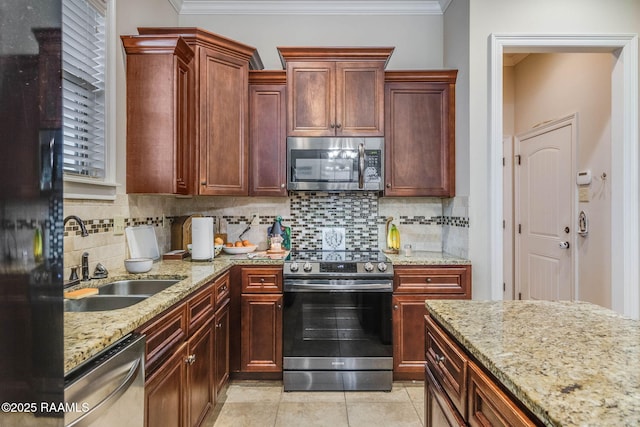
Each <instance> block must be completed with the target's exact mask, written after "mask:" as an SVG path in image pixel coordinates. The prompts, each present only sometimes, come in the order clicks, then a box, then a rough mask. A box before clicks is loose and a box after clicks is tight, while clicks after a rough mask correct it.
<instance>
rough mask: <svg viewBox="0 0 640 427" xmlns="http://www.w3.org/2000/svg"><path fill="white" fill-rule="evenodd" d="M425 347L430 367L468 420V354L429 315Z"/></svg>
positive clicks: (426, 318)
mask: <svg viewBox="0 0 640 427" xmlns="http://www.w3.org/2000/svg"><path fill="white" fill-rule="evenodd" d="M424 319H425V327H426V329H425V349H426V360H427V365H428V368H429V369H430V370H431V372H432V373H433V376H434V377H435V379H436V380H437V381H438V383H439V384H441V385H442V388H443V389H444V391H445V392H446V394H447V396H449V399H451V402H452V403H453V405H454V406H455V407H456V409H457V410H458V412H459V413H460V414H461V415H462V417H463V418H464V419H465V420H466V419H467V417H466V414H467V412H466V409H467V406H466V405H467V395H466V392H467V366H468V363H469V360H468V358H467V356H466V355H465V354H464V353H463V352H462V350H460V349H459V348H458V346H457V345H456V344H454V343H453V342H452V341H451V340H450V339H449V338H448V337H447V336H446V335H445V333H444V332H443V331H442V330H441V329H440V327H439V326H437V325H436V323H435V322H434V321H433V320H432V319H431V317H429V316H425V318H424Z"/></svg>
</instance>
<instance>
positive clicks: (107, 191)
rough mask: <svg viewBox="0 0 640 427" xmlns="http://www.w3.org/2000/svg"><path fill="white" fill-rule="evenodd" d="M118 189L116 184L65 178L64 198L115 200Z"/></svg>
mask: <svg viewBox="0 0 640 427" xmlns="http://www.w3.org/2000/svg"><path fill="white" fill-rule="evenodd" d="M117 187H118V184H116V183H114V182H97V181H95V180H92V179H87V178H77V177H71V176H65V177H64V187H63V189H64V193H63V197H64V198H65V199H84V200H115V199H116V188H117Z"/></svg>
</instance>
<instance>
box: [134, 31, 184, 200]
mask: <svg viewBox="0 0 640 427" xmlns="http://www.w3.org/2000/svg"><path fill="white" fill-rule="evenodd" d="M121 38H122V43H123V45H124V48H125V51H126V52H127V164H126V168H127V193H169V194H171V193H181V194H188V193H189V192H190V191H192V190H193V188H192V187H193V185H192V181H193V177H192V175H191V172H190V171H191V170H192V168H193V163H192V162H193V151H192V150H193V146H192V144H193V121H192V120H194V117H193V111H192V108H193V107H192V105H193V99H192V98H193V94H194V92H193V81H192V80H193V78H194V75H193V71H192V68H191V67H192V65H193V60H192V58H193V51H192V50H191V49H190V48H189V47H188V46H187V44H186V43H185V42H184V40H182V39H181V38H180V37H178V36H173V37H165V38H162V39H161V40H158V39H157V38H155V39H153V43H150V42H149V37H146V36H122V37H121ZM161 48H164V49H163V50H162V53H159V51H161Z"/></svg>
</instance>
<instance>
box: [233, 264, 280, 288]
mask: <svg viewBox="0 0 640 427" xmlns="http://www.w3.org/2000/svg"><path fill="white" fill-rule="evenodd" d="M280 292H282V268H267V267H265V268H245V269H243V270H242V293H243V294H247V293H248V294H253V293H280Z"/></svg>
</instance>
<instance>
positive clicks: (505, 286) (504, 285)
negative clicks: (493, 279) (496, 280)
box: [502, 282, 507, 292]
mask: <svg viewBox="0 0 640 427" xmlns="http://www.w3.org/2000/svg"><path fill="white" fill-rule="evenodd" d="M506 291H507V284H506V283H504V282H502V292H506Z"/></svg>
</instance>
